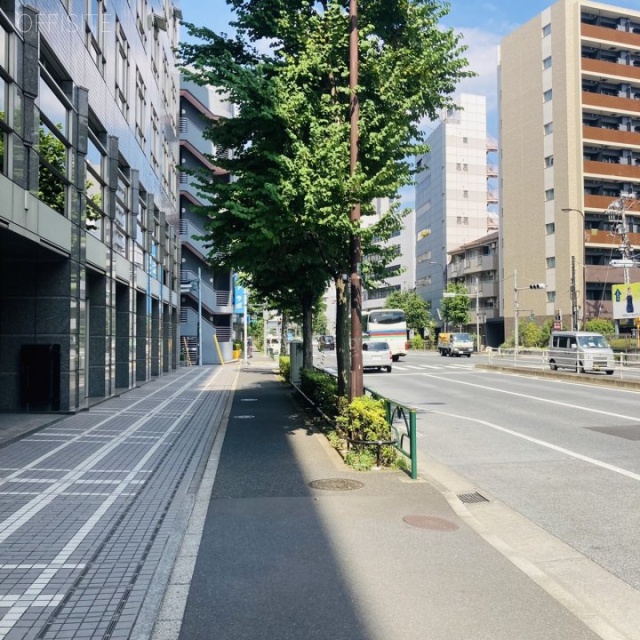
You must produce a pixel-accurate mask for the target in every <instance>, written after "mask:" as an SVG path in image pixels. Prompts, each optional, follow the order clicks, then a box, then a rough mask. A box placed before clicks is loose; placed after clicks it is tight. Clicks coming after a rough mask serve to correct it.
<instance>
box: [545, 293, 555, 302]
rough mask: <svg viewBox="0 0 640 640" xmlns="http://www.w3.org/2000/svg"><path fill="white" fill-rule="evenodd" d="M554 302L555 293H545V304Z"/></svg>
mask: <svg viewBox="0 0 640 640" xmlns="http://www.w3.org/2000/svg"><path fill="white" fill-rule="evenodd" d="M555 301H556V292H555V291H547V302H555Z"/></svg>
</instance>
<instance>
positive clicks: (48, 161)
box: [37, 68, 73, 215]
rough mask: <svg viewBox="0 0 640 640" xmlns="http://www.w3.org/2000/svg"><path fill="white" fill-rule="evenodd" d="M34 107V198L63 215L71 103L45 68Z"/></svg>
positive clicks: (69, 146) (64, 212) (65, 196)
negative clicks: (36, 113)
mask: <svg viewBox="0 0 640 640" xmlns="http://www.w3.org/2000/svg"><path fill="white" fill-rule="evenodd" d="M37 106H38V108H39V110H40V122H39V129H38V141H37V152H38V161H39V166H38V192H37V197H38V198H40V200H42V201H43V202H44V203H45V204H47V205H49V206H50V207H51V208H52V209H54V210H55V211H57V212H58V213H61V214H62V215H65V214H66V209H67V190H68V186H69V184H70V180H69V166H70V164H71V157H72V155H73V150H72V149H71V143H70V136H71V131H70V117H69V113H70V111H71V103H70V102H69V100H68V98H67V96H66V95H65V94H64V93H63V91H62V89H61V88H60V86H59V84H58V83H57V82H56V80H54V78H53V77H52V76H51V75H50V74H49V73H48V72H47V71H46V70H45V69H44V68H41V70H40V83H39V90H38V99H37Z"/></svg>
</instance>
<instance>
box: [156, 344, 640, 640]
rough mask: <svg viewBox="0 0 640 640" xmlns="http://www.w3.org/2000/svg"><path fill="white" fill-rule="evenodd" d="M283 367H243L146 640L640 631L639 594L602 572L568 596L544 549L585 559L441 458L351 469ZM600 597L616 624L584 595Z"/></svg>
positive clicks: (576, 637)
mask: <svg viewBox="0 0 640 640" xmlns="http://www.w3.org/2000/svg"><path fill="white" fill-rule="evenodd" d="M275 366H276V365H275V362H274V361H272V360H270V359H267V358H264V357H261V356H260V355H258V356H257V357H256V358H254V359H252V360H250V365H249V366H243V367H242V369H241V372H240V376H239V381H238V385H237V390H236V393H235V395H234V399H233V402H232V405H231V410H230V413H229V420H228V423H227V424H228V426H227V428H226V434H222V435H224V440H223V441H222V438H219V439H218V441H217V443H216V445H214V450H213V452H212V456H211V458H210V461H209V465H208V468H207V470H206V472H205V474H204V478H203V483H202V486H201V490H200V492H199V494H198V496H197V498H196V504H195V508H194V514H193V517H192V518H191V520H190V524H189V529H188V531H187V535H186V538H185V545H183V548H182V551H181V552H180V554H179V557H178V561H177V563H176V565H175V566H174V571H173V575H172V578H171V582H170V585H169V588H168V590H167V592H166V594H165V601H164V606H163V608H162V610H161V612H160V615H159V617H158V619H157V622H156V625H155V629H154V633H153V640H175V639H176V638H180V640H193V639H196V638H198V639H199V638H214V637H215V638H216V640H240V639H243V640H262V639H265V638H274V639H276V640H285V639H291V640H308V639H312V640H313V639H318V640H320V639H321V640H342V639H344V640H395V639H399V638H402V639H403V640H412V639H415V640H425V639H428V640H484V639H486V640H555V639H557V640H589V639H593V638H598V637H601V638H607V639H611V640H613V639H614V638H616V639H620V640H621V639H623V638H638V637H640V631H638V629H639V628H640V626H639V625H638V624H637V622H638V617H637V616H638V614H637V613H636V612H635V611H637V610H638V609H637V607H636V609H635V610H633V611H631V612H629V611H626V605H629V606H632V605H636V604H638V603H639V602H640V600H638V599H637V596H638V594H637V592H635V591H634V590H633V589H631V588H630V587H629V588H627V589H625V587H626V585H620V584H619V581H617V580H615V579H614V580H613V582H612V583H611V584H609V583H608V582H607V580H608V578H607V577H606V576H603V575H601V573H598V571H597V570H595V571H596V575H595V578H594V579H595V580H596V581H598V580H603V582H601V584H600V586H601V588H602V589H603V592H602V593H600V594H595V596H594V594H591V597H588V595H587V596H585V597H584V598H580V597H579V596H576V595H575V594H572V593H570V592H569V591H568V590H567V589H566V588H565V587H563V586H562V585H561V581H558V580H555V581H554V579H553V578H551V577H550V576H549V575H547V574H545V573H544V572H543V571H542V570H541V569H540V566H541V563H542V561H541V558H542V557H543V556H544V554H545V552H546V551H548V552H549V553H550V554H551V555H552V556H553V557H554V559H555V560H556V561H559V562H569V563H570V564H571V561H572V560H581V561H582V560H583V559H582V558H580V559H576V558H575V557H574V556H575V555H576V554H575V552H573V551H572V550H568V549H566V548H564V546H563V545H562V544H561V543H559V541H555V542H554V540H551V541H550V540H548V538H549V536H547V535H546V534H544V532H541V531H539V530H537V529H536V528H535V527H533V525H531V524H530V523H526V522H522V521H521V520H520V519H519V518H518V516H517V514H511V513H507V512H508V510H506V509H505V508H504V506H502V505H499V504H497V505H496V504H492V501H491V500H489V501H486V500H484V499H482V496H480V495H479V494H478V493H477V492H475V490H474V488H473V487H471V488H470V487H469V486H468V484H466V482H465V481H464V479H462V478H459V477H454V476H453V475H452V474H451V472H449V471H448V470H447V469H445V468H440V467H438V465H437V464H436V463H435V462H433V463H432V464H430V465H429V466H430V468H433V469H434V471H435V473H436V475H435V476H428V477H427V476H425V475H424V474H422V477H421V479H419V480H417V481H411V480H410V479H409V477H408V476H407V475H406V474H404V473H401V472H391V471H379V472H369V473H357V472H353V471H351V470H349V468H348V467H346V466H344V464H343V463H342V460H341V458H340V456H339V455H338V454H337V453H336V452H335V451H334V450H333V449H331V448H330V447H329V446H328V443H327V441H326V439H325V438H324V436H322V435H319V434H317V433H314V432H313V431H310V430H308V429H307V427H306V424H305V415H304V412H303V411H301V409H300V404H299V402H300V400H299V398H296V397H295V396H294V392H293V391H292V390H291V389H290V387H288V386H287V385H284V384H282V383H281V382H280V381H279V380H278V379H277V378H276V377H275V376H274V374H273V371H274V368H275ZM422 462H425V460H423V461H422ZM421 471H424V468H423V467H421ZM436 476H437V477H436ZM443 482H444V483H446V485H447V486H445V484H442V483H443ZM448 487H449V488H448ZM450 487H454V488H457V489H459V490H460V494H452V493H451V490H450ZM464 492H469V493H466V494H465V493H464ZM459 495H462V498H467V499H471V501H472V503H471V504H468V505H465V504H463V502H462V499H461V498H460V497H459ZM445 496H446V497H445ZM447 498H448V499H447ZM476 498H480V500H479V502H478V503H473V501H474V500H475V499H476ZM456 503H457V505H459V506H455V505H456ZM452 504H453V505H454V506H455V509H454V508H452ZM496 520H498V521H499V522H500V524H501V526H502V527H503V529H505V531H503V532H500V533H501V534H502V533H504V535H497V534H496V533H495V532H494V531H492V530H491V529H489V528H488V527H489V526H490V523H491V522H493V521H496ZM488 523H489V524H488ZM470 525H473V526H470ZM483 527H484V528H485V531H484V535H479V532H481V533H482V529H483ZM509 536H512V537H513V540H512V542H513V543H514V547H510V546H509V545H508V543H507V542H505V540H509ZM523 536H524V538H523V539H522V540H521V538H522V537H523ZM491 539H493V544H489V543H488V542H487V540H491ZM528 542H531V546H532V549H533V550H534V552H536V553H537V554H538V557H537V563H535V562H533V561H529V560H526V555H525V553H524V552H525V551H526V550H527V549H526V545H527V543H528ZM517 545H519V547H518V546H517ZM495 547H498V548H500V550H501V552H499V551H498V550H496V548H495ZM529 551H530V550H529ZM571 566H572V567H575V565H573V564H572V565H571ZM587 573H588V571H587V569H585V568H584V567H583V568H582V573H581V572H580V571H578V575H576V576H575V582H576V583H580V581H581V580H582V577H583V576H586V575H587ZM605 573H606V572H605ZM608 575H609V574H607V576H608ZM590 577H591V578H593V577H594V576H590ZM590 584H591V583H590ZM540 585H542V586H544V587H545V588H544V589H543V588H542V587H541V586H540ZM611 585H613V586H611ZM606 589H612V591H610V592H605V590H606ZM549 592H552V593H553V594H554V597H552V596H551V595H550V594H549ZM618 596H619V597H620V598H621V600H620V601H618V602H617V604H616V603H613V604H612V603H607V602H605V601H606V599H607V598H609V597H610V598H614V597H618ZM598 598H600V599H601V600H602V605H603V606H602V608H603V609H604V610H606V609H607V608H609V609H613V611H612V614H613V617H614V622H612V621H611V620H609V619H607V618H605V617H603V611H602V610H596V609H594V608H592V607H590V603H592V602H593V601H594V599H595V600H598ZM561 602H562V604H561ZM609 604H612V606H611V607H609ZM619 608H623V609H625V611H622V612H621V611H617V609H619ZM616 614H620V615H619V618H617V619H616V617H615V616H616ZM629 616H630V619H629ZM594 630H597V633H596V631H594Z"/></svg>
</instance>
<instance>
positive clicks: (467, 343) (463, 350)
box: [438, 333, 473, 358]
mask: <svg viewBox="0 0 640 640" xmlns="http://www.w3.org/2000/svg"><path fill="white" fill-rule="evenodd" d="M438 351H439V352H440V355H441V356H450V357H451V356H457V357H460V356H467V358H470V357H471V353H472V352H473V338H472V337H471V336H470V335H469V334H468V333H441V334H440V335H439V336H438Z"/></svg>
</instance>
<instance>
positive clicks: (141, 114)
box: [136, 70, 147, 146]
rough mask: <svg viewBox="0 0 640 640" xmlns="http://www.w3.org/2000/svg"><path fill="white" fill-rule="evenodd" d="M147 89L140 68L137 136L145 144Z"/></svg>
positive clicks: (137, 90) (137, 79) (137, 99)
mask: <svg viewBox="0 0 640 640" xmlns="http://www.w3.org/2000/svg"><path fill="white" fill-rule="evenodd" d="M146 104H147V89H146V87H145V86H144V82H143V80H142V74H141V73H140V70H138V71H137V72H136V137H137V138H138V141H139V142H140V144H141V145H143V146H144V142H145V137H144V131H145V126H146V125H145V120H146Z"/></svg>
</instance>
